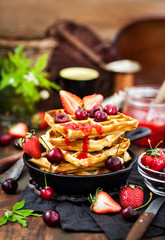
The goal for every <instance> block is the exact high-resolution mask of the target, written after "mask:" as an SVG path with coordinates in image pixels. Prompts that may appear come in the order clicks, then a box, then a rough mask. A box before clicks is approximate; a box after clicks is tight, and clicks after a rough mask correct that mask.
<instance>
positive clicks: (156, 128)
mask: <svg viewBox="0 0 165 240" xmlns="http://www.w3.org/2000/svg"><path fill="white" fill-rule="evenodd" d="M147 113H148V112H147V111H145V110H140V109H131V112H125V114H127V115H129V116H131V117H133V118H136V119H138V120H139V125H138V126H139V127H148V128H150V129H151V135H150V136H147V137H145V138H142V139H139V140H136V141H134V142H133V144H135V145H137V146H141V147H149V143H148V139H150V141H151V145H152V147H153V148H154V147H155V146H156V145H157V144H158V143H159V142H160V141H163V142H162V143H160V145H159V147H162V148H164V147H165V120H162V119H161V116H162V115H163V114H164V115H165V112H164V113H160V112H159V113H158V112H157V114H158V115H157V116H154V118H153V119H152V120H151V121H149V122H147V120H146V117H147Z"/></svg>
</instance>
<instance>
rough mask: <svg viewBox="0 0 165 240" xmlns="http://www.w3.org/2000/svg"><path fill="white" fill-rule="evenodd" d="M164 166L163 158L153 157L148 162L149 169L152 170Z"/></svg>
mask: <svg viewBox="0 0 165 240" xmlns="http://www.w3.org/2000/svg"><path fill="white" fill-rule="evenodd" d="M163 168H164V161H163V159H159V158H154V159H153V160H152V162H151V164H150V169H152V170H154V171H158V172H159V171H161V170H162V169H163Z"/></svg>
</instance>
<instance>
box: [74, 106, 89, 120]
mask: <svg viewBox="0 0 165 240" xmlns="http://www.w3.org/2000/svg"><path fill="white" fill-rule="evenodd" d="M75 115H76V119H77V120H86V119H87V118H88V112H87V111H86V110H84V109H80V108H79V109H77V110H76V112H75Z"/></svg>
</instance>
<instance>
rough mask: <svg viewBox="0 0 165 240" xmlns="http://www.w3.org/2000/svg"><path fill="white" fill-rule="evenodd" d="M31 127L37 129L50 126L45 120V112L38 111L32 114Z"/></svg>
mask: <svg viewBox="0 0 165 240" xmlns="http://www.w3.org/2000/svg"><path fill="white" fill-rule="evenodd" d="M31 127H32V128H36V129H40V130H42V129H46V128H47V127H48V124H47V122H46V121H45V113H44V112H38V113H36V114H34V115H33V116H32V119H31Z"/></svg>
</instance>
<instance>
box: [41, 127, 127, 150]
mask: <svg viewBox="0 0 165 240" xmlns="http://www.w3.org/2000/svg"><path fill="white" fill-rule="evenodd" d="M123 134H124V132H119V133H116V134H114V135H108V136H105V137H102V138H100V139H98V138H96V139H89V140H88V152H95V151H100V150H102V149H103V148H105V147H111V146H112V145H113V144H114V143H115V142H116V140H117V139H118V138H119V137H120V136H121V135H123ZM40 142H41V144H42V145H43V146H44V147H45V148H46V149H48V147H49V149H52V148H54V147H57V148H60V149H61V150H70V151H82V150H83V140H82V139H76V140H74V141H70V142H69V144H68V145H66V142H65V138H64V136H63V135H60V134H59V133H58V132H57V131H55V130H53V129H50V130H48V131H47V132H46V134H45V135H42V136H41V138H40ZM49 149H48V150H49Z"/></svg>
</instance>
